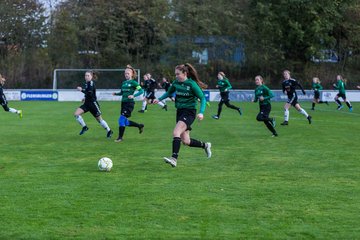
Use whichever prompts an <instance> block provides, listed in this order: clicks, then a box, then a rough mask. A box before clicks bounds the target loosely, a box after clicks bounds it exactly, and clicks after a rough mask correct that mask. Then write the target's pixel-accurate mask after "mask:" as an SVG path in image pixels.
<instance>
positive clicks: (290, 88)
mask: <svg viewBox="0 0 360 240" xmlns="http://www.w3.org/2000/svg"><path fill="white" fill-rule="evenodd" d="M283 76H284V81H283V82H282V90H283V93H284V94H287V97H288V100H287V102H286V103H285V106H284V110H285V113H284V122H283V123H281V125H283V126H284V125H289V115H290V112H289V109H290V107H291V106H293V107H295V108H296V110H298V112H299V113H301V114H302V115H304V116H305V117H306V119H307V120H308V121H309V124H311V116H310V115H309V114H307V112H306V111H305V110H304V109H303V108H301V106H300V104H299V103H298V101H297V100H298V97H297V93H296V87H299V88H300V89H301V91H302V93H303V94H304V95H306V93H305V91H304V89H303V87H302V86H301V85H300V83H298V82H297V81H296V80H295V79H293V78H291V76H290V71H289V70H284V72H283Z"/></svg>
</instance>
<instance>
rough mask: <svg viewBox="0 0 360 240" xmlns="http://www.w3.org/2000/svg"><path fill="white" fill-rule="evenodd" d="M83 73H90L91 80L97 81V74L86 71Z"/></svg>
mask: <svg viewBox="0 0 360 240" xmlns="http://www.w3.org/2000/svg"><path fill="white" fill-rule="evenodd" d="M85 73H90V74H91V76H92V80H96V79H98V76H97V74H96V73H95V72H94V71H93V70H89V71H86V72H85Z"/></svg>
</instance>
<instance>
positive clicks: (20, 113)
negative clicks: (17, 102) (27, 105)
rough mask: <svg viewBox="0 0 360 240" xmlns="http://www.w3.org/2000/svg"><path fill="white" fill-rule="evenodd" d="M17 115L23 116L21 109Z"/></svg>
mask: <svg viewBox="0 0 360 240" xmlns="http://www.w3.org/2000/svg"><path fill="white" fill-rule="evenodd" d="M19 117H20V118H22V117H23V113H22V110H19Z"/></svg>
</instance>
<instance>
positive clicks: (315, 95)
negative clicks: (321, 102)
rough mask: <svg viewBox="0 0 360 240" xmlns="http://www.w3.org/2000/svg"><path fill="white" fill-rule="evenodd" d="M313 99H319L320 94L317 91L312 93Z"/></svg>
mask: <svg viewBox="0 0 360 240" xmlns="http://www.w3.org/2000/svg"><path fill="white" fill-rule="evenodd" d="M314 98H315V99H320V92H319V91H314Z"/></svg>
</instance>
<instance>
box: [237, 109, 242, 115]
mask: <svg viewBox="0 0 360 240" xmlns="http://www.w3.org/2000/svg"><path fill="white" fill-rule="evenodd" d="M238 112H239V114H240V116H241V115H242V111H241V108H238Z"/></svg>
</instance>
